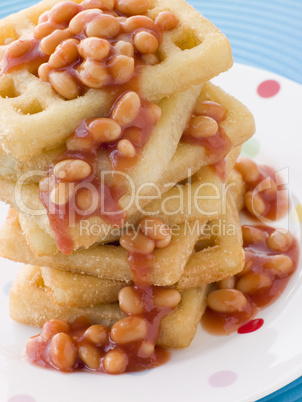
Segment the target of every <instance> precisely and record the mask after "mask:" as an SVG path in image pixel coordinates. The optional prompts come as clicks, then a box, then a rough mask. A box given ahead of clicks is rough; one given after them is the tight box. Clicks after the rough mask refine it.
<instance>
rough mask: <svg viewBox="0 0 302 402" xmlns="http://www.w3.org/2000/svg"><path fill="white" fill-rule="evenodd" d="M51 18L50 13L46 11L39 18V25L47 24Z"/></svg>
mask: <svg viewBox="0 0 302 402" xmlns="http://www.w3.org/2000/svg"><path fill="white" fill-rule="evenodd" d="M49 17H50V11H44V13H42V14H41V15H40V16H39V19H38V24H42V22H47V21H48V20H49Z"/></svg>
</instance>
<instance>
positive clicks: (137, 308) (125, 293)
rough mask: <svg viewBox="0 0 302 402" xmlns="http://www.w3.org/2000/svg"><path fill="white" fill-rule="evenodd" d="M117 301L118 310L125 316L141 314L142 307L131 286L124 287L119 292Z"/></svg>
mask: <svg viewBox="0 0 302 402" xmlns="http://www.w3.org/2000/svg"><path fill="white" fill-rule="evenodd" d="M118 300H119V305H120V309H121V310H123V311H124V313H126V314H137V315H139V314H142V313H143V312H144V306H143V304H142V302H141V300H140V298H139V296H138V294H137V293H136V291H135V289H134V288H133V286H126V287H124V288H123V289H121V290H120V291H119V294H118Z"/></svg>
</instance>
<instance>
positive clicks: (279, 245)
mask: <svg viewBox="0 0 302 402" xmlns="http://www.w3.org/2000/svg"><path fill="white" fill-rule="evenodd" d="M292 243H293V236H292V235H291V233H290V232H287V233H284V232H282V231H280V230H275V231H274V232H273V233H271V234H270V235H269V236H268V238H267V239H266V245H267V247H269V248H270V249H271V250H274V251H279V252H281V253H285V252H286V251H287V250H289V248H290V247H291V245H292Z"/></svg>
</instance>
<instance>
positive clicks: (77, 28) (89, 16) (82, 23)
mask: <svg viewBox="0 0 302 402" xmlns="http://www.w3.org/2000/svg"><path fill="white" fill-rule="evenodd" d="M102 14H103V13H102V11H101V10H97V9H93V10H84V11H81V12H80V13H78V14H77V15H76V16H75V17H73V19H72V20H71V21H70V23H69V29H70V31H71V32H72V33H73V34H79V33H81V32H82V31H83V30H84V28H85V27H86V24H87V23H88V22H90V21H92V20H93V19H94V18H96V17H98V16H100V15H102Z"/></svg>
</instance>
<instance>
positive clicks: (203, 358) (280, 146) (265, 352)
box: [0, 64, 302, 402]
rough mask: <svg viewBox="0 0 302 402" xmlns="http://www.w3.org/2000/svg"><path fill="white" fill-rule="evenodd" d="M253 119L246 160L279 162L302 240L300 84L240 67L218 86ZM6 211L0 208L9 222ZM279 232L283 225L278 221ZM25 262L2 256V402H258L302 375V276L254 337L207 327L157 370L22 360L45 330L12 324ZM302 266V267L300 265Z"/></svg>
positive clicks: (288, 222)
mask: <svg viewBox="0 0 302 402" xmlns="http://www.w3.org/2000/svg"><path fill="white" fill-rule="evenodd" d="M215 82H216V83H218V84H219V85H221V86H222V87H223V88H224V89H225V90H226V91H228V92H230V93H232V94H233V95H234V96H236V97H237V98H239V99H240V100H241V101H242V102H244V103H245V104H246V105H247V106H248V107H249V108H250V110H251V111H252V112H253V114H254V116H255V119H256V123H257V133H256V135H255V136H254V137H253V138H252V139H251V140H249V141H248V143H246V144H245V145H244V147H243V153H244V154H246V155H248V156H250V157H253V158H255V160H257V161H258V162H262V163H267V164H271V165H273V166H274V167H275V168H276V169H277V170H279V171H281V172H282V175H283V177H285V179H286V180H287V182H288V183H289V189H290V194H291V212H290V215H289V217H288V219H285V220H283V221H282V225H284V226H289V228H290V230H291V231H292V232H293V233H294V234H295V236H296V237H297V238H298V239H299V240H300V237H301V236H300V230H301V222H302V204H301V203H300V202H301V200H302V186H301V171H302V158H301V146H300V144H301V139H300V138H301V134H302V133H301V124H300V106H299V99H301V96H302V90H301V86H299V85H298V84H296V83H294V82H292V81H289V80H287V79H285V78H282V77H280V76H277V75H275V74H273V73H269V72H266V71H262V70H259V69H256V68H253V67H248V66H244V65H240V64H235V66H234V67H233V68H232V69H231V70H230V71H229V72H228V73H225V74H222V75H221V76H219V77H218V78H216V79H215ZM6 211H7V208H6V207H5V206H4V205H1V206H0V218H1V222H2V221H3V220H4V218H5V214H6ZM278 225H280V223H278ZM19 266H20V265H19V264H16V263H12V262H10V261H6V260H4V259H1V269H0V401H1V402H53V401H56V402H63V401H64V402H65V401H72V402H83V401H85V400H87V401H89V402H96V401H100V400H111V401H115V400H121V398H122V399H123V401H131V402H141V401H144V402H151V401H152V402H154V400H158V401H162V400H170V401H184V400H188V401H191V402H194V401H205V402H214V401H215V402H217V401H223V402H244V401H246V402H250V401H255V400H257V399H259V398H261V397H263V396H265V395H268V394H270V393H272V392H273V391H275V390H277V389H279V388H281V387H282V386H284V385H286V384H288V383H289V382H291V381H293V380H294V379H296V378H298V377H299V376H300V375H301V373H302V342H301V337H302V320H301V319H300V316H301V311H300V310H301V308H300V306H301V305H302V286H301V283H302V271H301V269H298V270H297V272H296V273H295V274H294V276H293V277H292V279H291V281H290V283H289V285H288V287H287V289H286V291H285V292H284V294H283V295H282V296H281V297H280V299H279V300H278V301H277V302H276V303H274V304H273V305H272V306H270V307H269V308H267V309H266V310H264V311H262V312H261V314H259V315H258V318H260V319H263V320H264V324H263V325H262V326H261V328H259V329H258V330H257V331H255V332H252V333H249V334H237V333H234V334H232V335H229V336H227V337H215V336H211V335H209V334H207V333H205V332H203V330H202V328H201V326H200V328H198V332H197V335H196V337H195V339H194V341H193V343H192V345H191V346H190V347H189V348H188V349H186V350H181V351H173V352H172V356H171V360H170V361H169V362H168V363H167V364H166V365H164V366H162V367H159V368H157V369H154V370H149V371H146V372H141V373H136V374H123V375H120V376H105V375H93V374H87V373H75V374H61V373H58V372H55V371H50V370H46V369H41V368H38V367H34V366H31V365H30V364H28V363H27V362H25V361H23V360H22V353H23V350H24V345H25V342H26V340H27V338H28V337H29V336H32V335H34V334H36V333H37V332H38V330H37V329H35V328H32V327H29V326H25V325H22V324H18V323H15V322H13V321H12V320H11V319H10V318H9V309H8V296H9V288H10V285H11V282H12V280H13V278H14V276H15V275H16V273H17V270H18V268H19ZM300 268H301V267H300Z"/></svg>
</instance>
